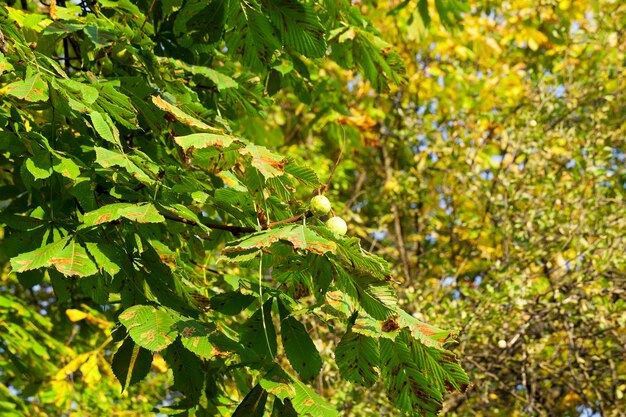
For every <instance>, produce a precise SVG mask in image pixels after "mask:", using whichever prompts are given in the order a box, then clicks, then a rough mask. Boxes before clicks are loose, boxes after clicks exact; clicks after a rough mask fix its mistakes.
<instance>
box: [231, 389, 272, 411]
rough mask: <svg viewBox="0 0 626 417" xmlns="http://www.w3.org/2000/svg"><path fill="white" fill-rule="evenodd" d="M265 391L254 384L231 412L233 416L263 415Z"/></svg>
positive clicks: (265, 399)
mask: <svg viewBox="0 0 626 417" xmlns="http://www.w3.org/2000/svg"><path fill="white" fill-rule="evenodd" d="M266 402H267V391H265V390H264V389H263V388H262V387H261V385H259V384H256V385H255V386H254V388H252V390H250V392H249V393H248V395H246V397H245V398H244V399H243V401H242V402H241V404H239V406H238V407H237V409H236V410H235V412H234V413H233V417H263V415H264V414H265V403H266Z"/></svg>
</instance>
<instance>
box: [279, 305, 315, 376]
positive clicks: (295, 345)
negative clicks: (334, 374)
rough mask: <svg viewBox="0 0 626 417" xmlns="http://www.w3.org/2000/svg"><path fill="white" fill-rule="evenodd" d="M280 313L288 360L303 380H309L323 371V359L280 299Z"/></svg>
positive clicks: (305, 331) (306, 333) (282, 337)
mask: <svg viewBox="0 0 626 417" xmlns="http://www.w3.org/2000/svg"><path fill="white" fill-rule="evenodd" d="M278 311H279V314H280V330H281V339H282V341H283V346H284V348H285V354H286V355H287V359H289V363H290V364H291V366H292V367H293V369H295V370H296V372H298V374H299V375H300V376H301V377H302V379H304V380H309V379H311V378H313V377H314V376H316V375H317V374H318V373H319V372H320V370H321V369H322V358H321V357H320V354H319V352H318V351H317V348H316V347H315V344H314V343H313V341H312V340H311V336H309V333H308V332H307V330H306V328H305V327H304V325H303V324H302V323H300V322H299V321H298V320H296V319H295V318H294V317H291V316H290V315H289V311H288V310H287V307H286V306H285V305H284V304H283V302H282V301H281V300H280V299H279V300H278Z"/></svg>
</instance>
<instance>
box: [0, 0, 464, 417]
mask: <svg viewBox="0 0 626 417" xmlns="http://www.w3.org/2000/svg"><path fill="white" fill-rule="evenodd" d="M25 4H26V5H27V6H28V3H27V2H26V3H25ZM31 7H33V8H34V6H32V5H31ZM0 30H1V34H2V36H1V37H0V49H1V50H2V53H1V54H0V74H1V75H0V77H2V83H3V87H2V89H1V90H0V94H1V95H2V97H3V100H2V106H0V148H1V149H2V154H1V155H0V166H1V167H2V169H1V173H0V194H1V195H2V198H1V200H2V210H1V212H0V222H1V224H2V233H3V234H2V240H1V241H0V242H1V243H0V252H1V256H2V261H3V262H4V263H5V264H6V265H10V268H6V269H5V271H4V273H3V277H2V288H3V291H5V292H7V295H6V296H2V298H0V317H1V318H2V321H0V329H2V334H3V337H2V339H3V343H2V345H1V346H0V363H1V365H2V374H1V375H0V381H2V385H0V386H2V388H3V389H2V391H1V393H0V410H2V412H3V415H20V414H21V413H23V412H29V413H32V414H36V413H39V412H44V413H51V414H58V413H59V412H62V413H69V412H72V411H79V412H80V411H81V410H90V407H94V408H93V409H94V410H95V409H97V410H100V411H99V412H101V413H102V414H107V413H111V412H112V410H115V409H116V407H117V406H119V404H124V405H123V406H124V408H126V409H129V410H134V411H136V412H138V413H140V412H142V411H143V412H145V411H146V409H150V408H151V407H156V406H160V408H159V409H160V412H162V413H168V414H176V415H187V414H189V413H192V414H193V415H217V414H220V415H236V416H239V415H258V416H261V415H263V414H264V413H265V411H266V408H267V409H268V410H269V409H272V410H273V411H272V415H276V416H291V415H314V416H335V415H339V413H338V411H337V410H336V409H335V408H334V407H333V406H332V405H330V404H329V403H328V402H327V401H326V400H325V399H324V398H322V396H320V394H323V392H322V390H319V392H316V391H315V390H313V389H312V388H311V386H309V385H307V383H309V382H310V381H311V380H312V379H313V378H314V377H316V376H318V375H319V374H320V371H321V369H322V365H323V362H324V361H325V360H327V359H328V358H327V357H324V358H323V357H322V356H321V355H320V353H319V351H318V348H317V347H316V344H315V342H314V341H313V340H312V339H311V337H310V335H309V332H310V330H309V329H307V326H305V324H304V323H306V324H309V323H310V321H311V320H312V319H314V318H317V319H316V326H321V325H322V324H323V325H325V326H327V327H328V329H329V331H332V332H342V329H345V332H343V335H342V336H341V339H340V341H339V343H338V344H337V345H336V348H335V355H336V361H337V366H338V368H339V369H340V371H341V375H342V376H343V377H344V378H345V379H347V380H348V381H352V382H355V383H358V384H361V385H364V386H371V385H372V384H373V383H374V382H376V381H377V380H378V379H379V378H381V377H382V378H381V379H382V380H383V382H384V385H385V387H386V389H387V392H388V393H389V395H390V396H391V398H392V399H394V400H395V401H396V404H397V406H398V407H399V408H400V409H401V410H402V411H404V412H407V413H411V414H423V415H428V416H434V415H436V414H437V413H438V411H439V410H440V409H441V407H442V402H443V398H444V395H445V394H446V393H447V392H451V391H458V392H463V391H464V390H465V389H466V388H467V385H468V382H469V381H468V378H467V376H466V375H465V373H464V372H463V370H462V369H461V367H460V366H459V364H458V363H457V360H456V358H455V356H454V355H453V354H452V353H451V352H450V351H449V350H447V349H446V346H444V345H445V344H446V343H447V342H448V341H449V340H450V338H451V333H450V332H449V331H444V330H441V329H438V328H436V327H434V326H430V325H428V324H426V323H424V322H421V321H419V320H417V319H416V318H414V317H413V316H411V315H410V314H408V313H406V312H404V311H403V310H402V309H401V308H400V307H399V306H398V304H397V299H396V297H395V294H394V290H393V288H392V286H391V283H390V279H391V277H390V270H389V266H388V264H387V262H386V261H384V260H383V259H382V258H379V257H377V256H375V255H372V254H370V253H368V252H367V251H365V250H364V249H362V248H361V246H360V241H359V239H358V238H343V237H339V236H337V235H334V234H333V233H332V232H330V231H329V230H328V229H327V228H326V227H324V226H323V225H322V224H321V222H319V220H317V219H315V218H313V219H308V218H307V214H306V200H308V197H309V196H310V195H312V194H313V193H314V191H315V190H316V189H319V188H321V187H322V184H321V183H320V180H319V178H318V176H317V174H316V173H315V172H314V171H313V170H311V169H310V168H307V167H306V166H305V165H304V164H301V163H298V162H297V161H296V160H294V159H291V158H287V157H285V156H283V155H281V154H279V153H276V152H275V151H273V150H271V149H269V148H268V147H266V146H263V145H264V144H266V143H264V138H263V135H262V131H259V132H257V134H256V135H248V134H247V133H249V131H250V128H249V125H248V123H247V122H248V120H249V119H250V118H257V119H258V118H262V117H263V116H264V115H265V114H267V113H266V112H267V109H268V108H269V107H270V106H271V105H272V103H273V101H272V98H271V96H272V95H273V94H275V93H277V92H278V91H280V90H286V91H290V92H291V93H290V94H292V95H293V96H295V97H297V98H295V99H294V100H295V102H296V103H301V104H303V105H308V104H311V103H312V100H313V97H318V98H319V97H320V96H321V95H322V94H324V88H325V86H326V84H325V82H324V81H323V80H320V77H319V76H318V75H317V74H316V72H318V71H320V68H321V66H322V64H323V63H325V62H326V61H325V60H322V59H321V58H322V57H324V56H325V55H327V51H328V50H329V48H330V49H331V50H332V52H331V53H330V57H331V59H332V60H334V62H336V63H337V64H339V65H342V66H345V67H347V68H350V69H354V70H358V71H360V72H361V73H362V74H363V75H364V76H365V77H367V79H369V81H370V82H371V83H372V84H373V85H375V86H376V88H377V89H378V90H379V91H383V90H385V89H387V88H388V85H389V82H396V81H400V80H401V78H402V65H401V64H400V62H401V61H400V59H399V57H398V55H397V54H395V53H394V52H391V51H390V50H389V44H387V43H385V42H384V41H382V40H381V38H380V37H379V34H378V32H377V31H375V30H374V29H373V27H372V25H371V24H370V23H369V21H368V20H367V19H366V18H365V17H364V16H363V15H362V14H361V12H360V10H359V8H357V7H353V6H352V5H351V4H350V3H349V2H335V1H329V2H321V3H319V4H318V3H313V2H304V1H295V0H284V1H281V2H274V1H260V2H257V1H245V2H243V1H241V2H240V1H234V0H233V1H224V2H222V1H211V2H204V1H194V0H189V1H169V2H148V1H143V2H141V1H140V2H137V4H134V3H132V2H130V1H128V0H119V1H111V0H98V1H94V2H89V1H85V2H81V3H80V4H74V3H70V2H67V3H66V2H61V1H57V2H56V3H55V2H51V3H50V5H49V6H48V8H46V9H45V10H43V9H36V10H34V11H33V10H27V9H18V8H14V7H11V6H6V5H2V6H0ZM324 65H325V64H324ZM329 106H330V105H329ZM339 110H341V109H339ZM303 200H304V201H305V202H303ZM218 262H219V264H218ZM22 297H26V298H27V299H28V300H30V301H29V303H31V304H29V305H27V304H25V303H24V302H22V301H20V300H19V298H22ZM37 309H38V310H39V311H40V312H42V313H41V314H43V316H39V315H38V313H37V312H36V310H37ZM63 311H64V312H65V314H63ZM115 323H117V324H116V325H115ZM335 326H337V329H335ZM53 328H54V329H57V332H58V333H55V334H49V333H50V330H51V329H53ZM277 328H279V329H280V331H279V332H277ZM278 335H280V344H279V343H278V339H279V338H278ZM114 347H117V350H116V352H115V353H113V352H112V350H115V349H114ZM155 352H158V353H159V354H158V355H155ZM107 362H111V367H110V368H109V365H108V363H107ZM110 370H112V372H113V374H114V375H115V377H116V378H117V380H118V381H119V384H121V386H122V388H123V389H127V390H128V391H127V392H128V393H129V394H127V396H126V397H123V398H122V399H120V396H119V394H111V393H112V392H114V391H115V388H119V385H117V384H116V383H114V382H113V380H112V378H110V376H111V372H110ZM294 371H295V372H294ZM164 373H165V374H164ZM296 373H297V375H296ZM148 375H150V377H149V378H148V381H158V380H159V378H168V379H169V387H170V388H169V390H168V392H166V393H164V394H162V395H161V396H160V401H159V397H158V396H157V392H159V391H158V389H155V388H153V389H152V391H150V390H149V389H142V388H137V387H131V385H133V384H136V383H138V382H139V381H142V380H143V379H144V378H145V377H146V376H148ZM159 375H160V376H159ZM303 381H304V382H303ZM152 383H153V382H152ZM141 385H142V384H139V386H141ZM155 385H158V384H155ZM133 389H134V390H133ZM16 393H17V394H18V395H17V396H16V395H15V394H16ZM134 393H140V396H138V397H133V395H134ZM270 395H271V397H270ZM148 396H153V398H147V397H148ZM19 397H22V398H19ZM268 397H269V398H271V399H272V401H268ZM113 398H115V400H110V399H113ZM121 401H123V402H121ZM94 403H97V406H94V405H93V404H94ZM83 407H84V408H83ZM25 410H27V411H25Z"/></svg>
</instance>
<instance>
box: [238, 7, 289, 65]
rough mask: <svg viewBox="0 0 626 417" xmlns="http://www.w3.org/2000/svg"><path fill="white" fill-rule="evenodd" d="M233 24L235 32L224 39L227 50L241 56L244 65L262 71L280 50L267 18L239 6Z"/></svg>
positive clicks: (278, 42)
mask: <svg viewBox="0 0 626 417" xmlns="http://www.w3.org/2000/svg"><path fill="white" fill-rule="evenodd" d="M240 7H241V9H240V10H239V11H238V13H237V15H236V17H235V20H234V22H233V24H234V26H235V27H236V28H237V29H236V30H233V31H231V32H230V33H229V34H228V35H227V37H226V45H227V46H228V49H230V50H232V51H233V52H234V53H235V54H237V55H239V56H241V58H242V62H243V64H244V65H246V66H248V67H250V68H252V69H253V70H257V71H263V70H264V69H265V66H266V65H267V64H269V63H270V61H271V60H272V57H273V55H274V52H275V51H276V50H277V49H280V47H281V44H280V41H279V40H278V39H277V38H276V36H275V35H274V28H273V27H272V24H271V23H270V21H269V20H268V18H267V17H266V16H265V15H263V14H261V13H260V12H259V11H257V10H255V9H253V8H252V7H248V5H247V4H246V3H241V4H240Z"/></svg>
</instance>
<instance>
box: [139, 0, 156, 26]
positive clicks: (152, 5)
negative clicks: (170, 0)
mask: <svg viewBox="0 0 626 417" xmlns="http://www.w3.org/2000/svg"><path fill="white" fill-rule="evenodd" d="M154 2H155V0H152V3H150V7H149V8H148V11H147V12H146V18H145V20H144V21H143V23H142V24H141V28H140V29H139V32H143V27H144V26H145V25H146V22H147V21H148V16H149V15H150V13H151V12H152V8H153V7H154Z"/></svg>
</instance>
